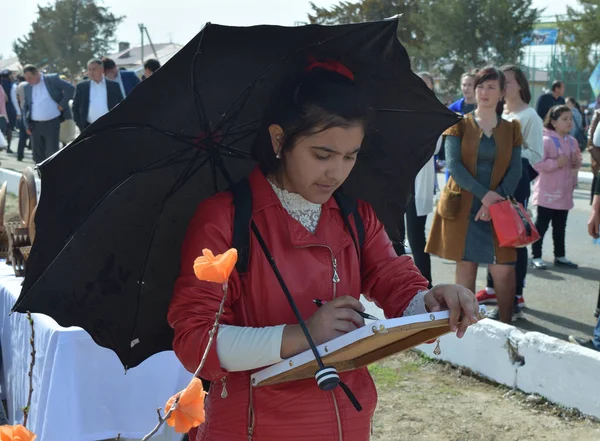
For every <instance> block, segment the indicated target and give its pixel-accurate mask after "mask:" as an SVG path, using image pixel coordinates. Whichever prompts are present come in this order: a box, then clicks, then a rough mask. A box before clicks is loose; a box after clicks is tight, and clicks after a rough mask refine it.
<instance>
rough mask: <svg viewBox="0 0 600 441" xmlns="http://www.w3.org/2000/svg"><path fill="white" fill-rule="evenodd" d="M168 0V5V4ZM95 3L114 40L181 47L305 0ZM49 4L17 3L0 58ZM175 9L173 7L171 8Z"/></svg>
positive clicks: (279, 17) (303, 8)
mask: <svg viewBox="0 0 600 441" xmlns="http://www.w3.org/2000/svg"><path fill="white" fill-rule="evenodd" d="M171 1H172V2H173V3H171ZM171 1H165V0H99V2H100V3H102V4H103V5H104V6H107V7H108V8H110V10H111V11H112V12H113V13H114V14H115V15H125V16H126V18H125V20H123V22H122V23H121V25H119V28H118V30H117V40H118V41H127V42H130V43H131V44H132V45H135V44H139V42H140V32H139V28H138V23H144V24H145V25H146V28H147V29H148V32H149V33H150V38H151V39H152V42H153V43H168V42H170V41H173V42H174V43H180V44H185V43H187V42H188V41H189V40H190V39H192V38H193V37H194V36H195V35H196V34H197V33H198V32H199V31H200V29H201V28H202V26H203V25H204V24H205V23H206V22H212V23H215V24H227V25H235V26H249V25H255V24H277V25H283V26H292V25H294V24H295V23H296V22H302V21H307V18H306V16H307V13H308V12H309V11H310V10H311V9H310V2H309V0H284V1H282V0H254V1H252V0H250V1H246V0H171ZM48 3H49V2H48V1H46V0H44V1H39V0H19V2H18V4H19V5H18V7H16V8H12V9H11V10H10V13H9V15H8V16H6V17H4V20H3V23H2V37H1V38H0V54H2V55H3V57H4V58H8V57H11V56H14V53H13V51H12V42H13V41H14V40H16V39H17V38H18V37H20V36H22V35H25V34H26V33H27V32H28V31H29V28H30V25H31V23H32V22H33V21H34V20H35V18H36V13H37V5H38V4H40V5H47V4H48ZM313 3H315V4H316V5H317V6H330V5H332V4H335V3H337V2H335V1H331V0H313ZM576 4H577V0H562V1H556V0H533V6H534V7H537V8H546V11H545V14H544V15H555V14H563V13H565V12H566V6H567V5H570V6H576ZM175 5H176V6H175Z"/></svg>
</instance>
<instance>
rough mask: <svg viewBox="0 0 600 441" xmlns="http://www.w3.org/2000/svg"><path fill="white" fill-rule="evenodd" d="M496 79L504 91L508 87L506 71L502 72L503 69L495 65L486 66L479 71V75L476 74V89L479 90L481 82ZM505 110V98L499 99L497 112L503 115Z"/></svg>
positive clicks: (501, 90)
mask: <svg viewBox="0 0 600 441" xmlns="http://www.w3.org/2000/svg"><path fill="white" fill-rule="evenodd" d="M496 80H497V81H498V83H499V84H500V92H504V89H506V77H505V76H504V73H502V71H501V70H499V69H498V68H497V67H494V66H488V67H484V68H483V69H481V70H480V71H479V72H477V75H475V85H474V86H475V89H476V90H477V87H478V86H479V85H480V84H483V83H485V82H486V81H496ZM503 112H504V100H500V101H498V105H497V106H496V113H497V114H498V115H502V113H503Z"/></svg>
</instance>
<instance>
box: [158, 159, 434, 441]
mask: <svg viewBox="0 0 600 441" xmlns="http://www.w3.org/2000/svg"><path fill="white" fill-rule="evenodd" d="M249 180H250V187H251V190H252V195H253V207H252V219H253V220H254V222H256V225H257V226H258V228H259V229H260V231H261V233H262V234H263V236H264V239H265V241H266V243H267V245H268V247H269V249H270V250H271V252H272V254H273V256H274V258H275V261H276V262H277V264H278V266H279V269H280V271H281V273H282V275H283V278H284V280H285V281H286V283H287V285H288V287H289V289H290V292H291V293H292V295H294V297H295V300H296V303H297V305H298V309H299V310H300V313H301V314H302V316H303V317H304V318H305V319H308V318H309V317H310V316H311V315H312V314H313V313H314V312H315V311H316V308H317V307H316V306H315V305H314V303H313V302H312V299H313V298H315V297H316V298H322V299H325V300H331V299H333V298H335V297H336V296H341V295H352V296H354V297H356V298H359V296H360V293H364V294H365V295H366V296H368V297H369V298H371V299H372V300H374V301H375V302H376V303H377V304H378V305H379V306H380V307H381V308H383V310H384V312H385V315H386V317H398V316H401V315H402V312H403V311H404V309H405V308H406V306H407V305H408V303H410V300H411V299H412V298H413V296H414V295H415V294H416V293H417V292H418V291H421V290H426V289H427V280H426V279H425V278H424V277H423V276H422V275H421V273H420V272H419V270H418V269H417V268H416V266H415V265H414V263H413V261H412V259H411V258H410V257H407V256H403V257H398V256H397V255H396V253H395V251H394V249H393V247H392V244H391V242H390V240H389V238H388V236H387V234H386V232H385V230H384V228H383V225H382V224H381V223H380V222H379V221H378V219H377V217H376V216H375V212H374V211H373V209H372V208H371V206H370V205H368V204H367V203H365V202H359V213H360V215H361V217H362V219H363V222H364V226H365V242H364V245H363V249H362V251H361V260H362V262H361V265H360V268H359V262H358V256H357V253H356V248H355V246H354V243H353V241H352V238H351V236H350V234H349V233H348V232H347V230H345V228H344V222H343V220H342V217H341V214H340V211H339V208H338V206H337V204H336V202H335V200H334V199H333V198H331V199H330V200H329V201H328V202H327V203H325V204H324V205H323V208H322V213H321V218H320V220H319V224H318V227H317V229H316V231H315V234H312V233H310V232H309V231H308V230H306V229H305V228H304V227H303V226H302V225H301V224H300V223H298V222H297V221H296V220H294V219H293V218H292V217H291V216H290V215H289V214H288V213H287V211H286V210H285V209H284V208H283V207H282V205H281V203H280V201H279V199H278V198H277V195H276V194H275V193H274V192H273V189H272V188H271V186H270V184H269V182H268V181H267V180H266V178H265V176H264V175H263V174H262V173H261V172H260V171H259V170H255V171H254V172H252V174H251V175H250V178H249ZM232 201H233V198H232V195H231V194H230V193H228V192H225V193H220V194H217V195H216V196H214V197H212V198H210V199H208V200H205V201H204V202H202V203H201V204H200V205H199V206H198V209H197V211H196V214H195V215H194V217H193V219H192V221H191V223H190V225H189V227H188V232H187V236H186V239H185V241H184V246H183V250H182V266H181V268H182V269H181V274H180V277H179V278H178V280H177V283H176V284H175V289H174V294H173V300H172V302H171V307H170V310H169V317H168V318H169V323H170V324H171V326H172V327H173V328H174V330H175V340H174V342H173V348H174V350H175V353H176V354H177V356H178V357H179V359H180V360H181V362H182V363H183V365H184V366H185V367H186V369H187V370H189V371H190V372H194V371H195V370H196V368H197V366H198V365H199V363H200V360H201V358H202V354H203V352H204V349H205V347H206V344H207V342H208V332H209V330H210V328H211V326H212V324H213V321H214V317H215V313H216V312H217V310H218V307H219V303H220V301H221V299H222V296H223V292H222V288H221V286H220V285H218V284H215V283H206V282H200V281H199V280H197V279H196V277H195V276H194V272H193V262H194V259H195V258H196V257H198V256H200V255H201V254H202V249H203V248H210V249H211V250H212V251H213V252H214V253H215V254H217V253H222V252H224V251H226V250H227V249H229V248H230V247H231V243H232V235H233V225H232V224H233V205H232ZM250 237H251V242H250V264H249V270H248V274H247V275H245V276H243V277H242V278H240V276H239V275H238V274H237V272H236V271H234V272H233V273H232V275H231V279H230V282H229V291H228V297H227V302H226V304H225V310H224V313H223V315H222V317H221V323H224V324H229V325H236V326H252V327H264V326H274V325H280V324H294V323H297V320H296V319H295V318H294V314H293V313H292V310H291V308H290V306H289V304H288V302H287V301H286V298H285V296H284V294H283V292H282V291H281V288H280V286H279V284H278V282H277V280H276V278H275V276H274V274H273V272H272V270H271V268H270V266H269V263H268V262H267V260H266V258H265V257H264V255H263V253H262V250H261V249H260V246H259V245H258V242H257V241H256V238H255V237H254V236H253V235H251V236H250ZM334 262H335V264H337V272H338V276H339V279H340V281H339V282H338V283H334V282H333V272H334ZM216 343H217V342H216V340H215V342H214V343H213V345H212V347H211V350H210V354H209V356H208V359H207V361H206V364H205V366H204V369H203V371H202V372H201V376H202V377H203V378H206V379H209V380H211V381H212V385H211V390H210V393H209V395H208V398H207V401H206V422H205V423H204V424H203V425H201V426H200V429H199V431H198V435H197V437H196V440H203V441H223V440H227V441H248V440H249V439H251V440H253V441H300V440H302V441H306V440H312V441H332V440H343V441H367V440H368V439H369V437H370V431H371V417H372V415H373V412H374V410H375V405H376V403H377V392H376V390H375V385H374V383H373V380H372V379H371V376H370V374H369V372H368V371H367V369H366V368H363V369H358V370H355V371H352V372H346V373H341V374H340V376H341V378H342V380H343V381H344V382H345V383H346V384H347V385H348V386H349V387H350V389H351V390H352V391H353V392H354V394H355V395H356V398H357V399H358V400H359V402H360V403H361V405H362V406H363V410H362V412H357V411H356V410H355V409H354V407H353V406H352V404H351V403H350V401H349V400H348V398H347V397H346V396H345V394H344V393H343V391H341V389H340V388H336V390H335V391H334V392H323V391H321V390H320V389H319V388H318V386H317V385H316V382H315V380H314V379H308V380H300V381H296V382H289V383H284V384H280V385H275V386H267V387H261V388H251V387H250V375H251V372H249V371H246V372H226V371H225V370H223V369H222V368H221V366H220V364H219V359H218V356H217V351H216ZM224 387H226V391H227V393H226V394H224V393H223V388H224ZM222 395H227V396H226V397H225V398H222ZM249 435H250V436H249Z"/></svg>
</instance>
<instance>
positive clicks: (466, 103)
mask: <svg viewBox="0 0 600 441" xmlns="http://www.w3.org/2000/svg"><path fill="white" fill-rule="evenodd" d="M474 85H475V74H474V73H471V72H465V73H464V74H463V75H462V77H460V89H461V91H462V94H463V97H462V98H461V99H459V100H458V101H455V102H453V103H452V104H450V106H449V107H448V109H450V110H452V111H453V112H456V113H459V114H461V115H466V114H467V113H471V112H472V111H473V110H475V106H476V102H475V87H474ZM439 159H441V160H444V161H445V159H446V158H445V152H444V144H443V143H442V148H441V150H440V154H439ZM449 178H450V172H449V171H448V169H446V182H448V179H449Z"/></svg>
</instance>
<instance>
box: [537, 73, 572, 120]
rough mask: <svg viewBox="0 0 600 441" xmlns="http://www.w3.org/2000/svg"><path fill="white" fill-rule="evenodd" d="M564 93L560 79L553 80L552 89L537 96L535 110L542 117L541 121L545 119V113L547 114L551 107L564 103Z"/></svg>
mask: <svg viewBox="0 0 600 441" xmlns="http://www.w3.org/2000/svg"><path fill="white" fill-rule="evenodd" d="M564 94H565V83H563V82H562V81H555V82H554V83H552V90H551V91H550V92H548V93H545V94H544V95H541V96H540V97H539V98H538V101H537V105H536V107H535V110H536V111H537V113H538V115H540V118H542V121H544V120H545V119H546V115H548V112H549V111H550V109H551V108H553V107H554V106H558V105H559V104H564V103H565V99H564V97H563V95H564Z"/></svg>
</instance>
